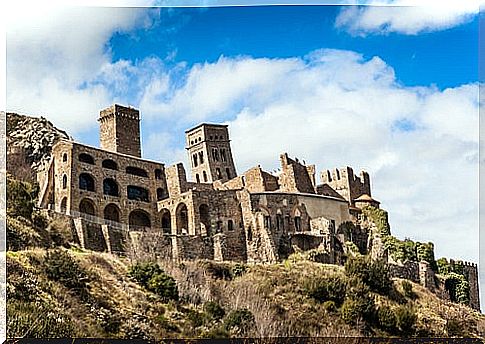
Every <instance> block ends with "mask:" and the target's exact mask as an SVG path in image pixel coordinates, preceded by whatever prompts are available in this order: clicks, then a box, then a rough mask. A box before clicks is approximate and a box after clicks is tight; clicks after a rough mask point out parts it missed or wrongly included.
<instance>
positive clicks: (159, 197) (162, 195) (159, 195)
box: [157, 188, 166, 201]
mask: <svg viewBox="0 0 485 344" xmlns="http://www.w3.org/2000/svg"><path fill="white" fill-rule="evenodd" d="M164 198H166V197H165V190H163V189H162V188H158V189H157V201H161V200H162V199H164Z"/></svg>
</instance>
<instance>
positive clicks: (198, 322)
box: [187, 309, 205, 327]
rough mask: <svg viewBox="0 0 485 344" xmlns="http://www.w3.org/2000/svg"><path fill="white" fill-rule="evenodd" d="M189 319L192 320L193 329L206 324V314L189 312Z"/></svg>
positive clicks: (194, 311) (191, 310)
mask: <svg viewBox="0 0 485 344" xmlns="http://www.w3.org/2000/svg"><path fill="white" fill-rule="evenodd" d="M187 318H188V319H189V320H190V322H191V323H192V326H193V327H200V326H202V325H203V324H204V322H205V319H204V314H203V313H201V312H198V311H196V310H193V309H189V310H188V312H187Z"/></svg>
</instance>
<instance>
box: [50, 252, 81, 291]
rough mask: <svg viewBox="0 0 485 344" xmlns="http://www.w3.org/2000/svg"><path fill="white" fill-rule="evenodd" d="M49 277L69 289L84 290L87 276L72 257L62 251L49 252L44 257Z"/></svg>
mask: <svg viewBox="0 0 485 344" xmlns="http://www.w3.org/2000/svg"><path fill="white" fill-rule="evenodd" d="M44 265H45V272H46V274H47V277H48V278H49V279H51V280H53V281H58V282H60V283H61V284H63V285H64V286H66V287H67V288H71V289H84V288H85V287H86V283H85V279H86V274H85V273H84V271H82V269H81V268H80V267H79V265H78V264H77V262H76V261H75V260H74V258H72V257H71V255H70V254H69V253H68V252H67V251H64V250H62V249H55V250H48V251H47V252H46V254H45V256H44Z"/></svg>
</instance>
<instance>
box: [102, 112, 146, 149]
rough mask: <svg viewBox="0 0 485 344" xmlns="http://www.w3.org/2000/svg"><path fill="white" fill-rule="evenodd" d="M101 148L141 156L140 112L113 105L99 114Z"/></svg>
mask: <svg viewBox="0 0 485 344" xmlns="http://www.w3.org/2000/svg"><path fill="white" fill-rule="evenodd" d="M99 124H100V145H101V149H105V150H108V151H111V152H117V153H121V154H127V155H131V156H135V157H138V158H139V157H141V144H140V112H139V111H138V110H137V109H134V108H130V107H125V106H121V105H118V104H115V105H112V106H110V107H108V108H106V109H104V110H101V112H100V114H99Z"/></svg>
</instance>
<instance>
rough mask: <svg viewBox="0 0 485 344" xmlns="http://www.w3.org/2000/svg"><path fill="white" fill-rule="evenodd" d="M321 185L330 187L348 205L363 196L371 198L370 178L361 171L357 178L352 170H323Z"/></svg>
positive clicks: (347, 167)
mask: <svg viewBox="0 0 485 344" xmlns="http://www.w3.org/2000/svg"><path fill="white" fill-rule="evenodd" d="M320 179H321V181H322V183H323V184H328V185H330V186H331V187H332V188H333V189H334V190H335V191H337V192H338V193H339V194H340V195H341V196H342V197H344V198H345V199H346V200H347V201H348V202H349V203H351V204H353V202H354V200H355V199H356V198H358V197H359V196H362V195H364V194H366V195H369V196H371V188H370V177H369V174H368V173H367V172H365V171H361V172H360V174H359V176H356V175H355V174H354V170H353V169H352V168H351V167H349V166H346V167H343V168H340V169H338V168H335V169H327V170H323V171H322V172H321V174H320Z"/></svg>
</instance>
